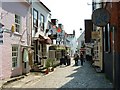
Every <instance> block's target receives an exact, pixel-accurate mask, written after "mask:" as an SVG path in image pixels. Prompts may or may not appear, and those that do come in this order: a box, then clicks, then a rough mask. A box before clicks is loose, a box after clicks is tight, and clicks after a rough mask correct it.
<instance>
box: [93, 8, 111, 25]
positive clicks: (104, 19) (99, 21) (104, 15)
mask: <svg viewBox="0 0 120 90" xmlns="http://www.w3.org/2000/svg"><path fill="white" fill-rule="evenodd" d="M109 20H110V14H109V12H108V11H107V10H106V9H105V8H99V9H96V10H95V11H93V13H92V22H93V24H95V25H96V26H100V27H103V26H105V25H107V24H108V22H109Z"/></svg>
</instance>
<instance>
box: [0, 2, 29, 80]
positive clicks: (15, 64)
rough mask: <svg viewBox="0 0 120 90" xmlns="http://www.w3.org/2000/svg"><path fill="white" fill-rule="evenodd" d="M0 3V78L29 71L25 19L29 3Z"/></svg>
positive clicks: (27, 32)
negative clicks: (0, 38) (0, 33)
mask: <svg viewBox="0 0 120 90" xmlns="http://www.w3.org/2000/svg"><path fill="white" fill-rule="evenodd" d="M0 4H1V7H0V15H1V16H0V23H2V24H3V25H4V26H3V27H2V28H1V30H2V31H3V33H2V35H3V37H2V38H3V39H2V40H3V42H1V45H0V60H2V61H1V63H0V66H1V73H0V79H5V78H9V77H13V76H18V75H22V74H25V73H27V72H29V64H28V63H29V58H28V46H29V43H28V41H29V40H28V37H29V36H28V35H29V28H28V27H27V26H29V25H28V23H27V21H28V18H29V6H30V5H29V4H28V3H27V2H21V1H19V0H17V1H16V2H15V1H14V2H9V1H8V2H4V1H2V2H0ZM21 12H22V13H21ZM28 22H29V21H28Z"/></svg>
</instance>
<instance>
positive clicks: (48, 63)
mask: <svg viewBox="0 0 120 90" xmlns="http://www.w3.org/2000/svg"><path fill="white" fill-rule="evenodd" d="M45 66H46V71H45V74H48V73H49V71H50V70H49V67H50V60H49V59H47V61H46V65H45Z"/></svg>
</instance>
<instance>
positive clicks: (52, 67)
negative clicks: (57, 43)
mask: <svg viewBox="0 0 120 90" xmlns="http://www.w3.org/2000/svg"><path fill="white" fill-rule="evenodd" d="M54 62H55V59H51V71H54Z"/></svg>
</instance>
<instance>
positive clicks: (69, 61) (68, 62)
mask: <svg viewBox="0 0 120 90" xmlns="http://www.w3.org/2000/svg"><path fill="white" fill-rule="evenodd" d="M66 57H67V66H69V65H70V64H71V58H70V55H69V54H68V53H67V55H66Z"/></svg>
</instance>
